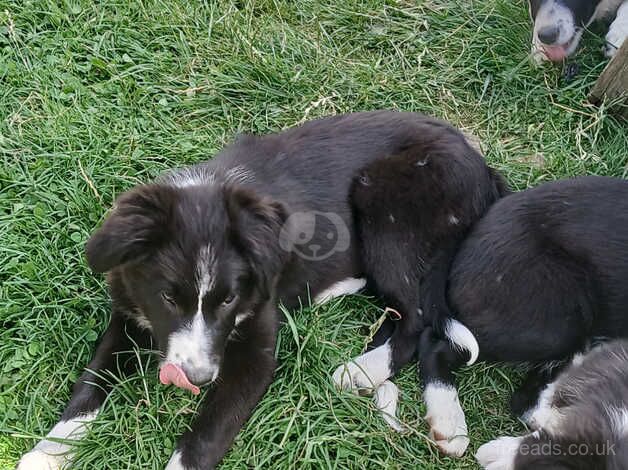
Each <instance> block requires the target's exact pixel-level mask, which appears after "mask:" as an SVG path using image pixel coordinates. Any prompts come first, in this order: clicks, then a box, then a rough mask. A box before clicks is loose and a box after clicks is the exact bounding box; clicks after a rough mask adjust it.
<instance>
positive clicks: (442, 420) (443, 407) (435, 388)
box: [419, 329, 469, 457]
mask: <svg viewBox="0 0 628 470" xmlns="http://www.w3.org/2000/svg"><path fill="white" fill-rule="evenodd" d="M467 355H468V353H466V352H465V351H461V350H460V349H458V348H456V346H454V345H452V344H451V343H450V342H449V341H445V340H441V339H437V338H434V337H433V336H432V331H431V329H427V330H426V331H425V332H423V334H422V336H421V349H420V355H419V363H420V367H419V373H420V376H421V379H422V381H423V386H424V392H423V399H424V400H425V407H426V410H427V413H426V415H425V420H426V421H427V423H428V424H429V426H430V438H431V439H432V440H433V441H434V442H435V443H436V446H437V447H438V448H439V449H440V450H441V451H442V452H443V453H444V454H446V455H451V456H455V457H460V456H462V455H463V454H464V452H465V450H466V449H467V446H468V445H469V437H468V433H467V423H466V421H465V416H464V411H463V410H462V406H461V405H460V400H459V399H458V391H457V390H456V382H455V378H454V376H453V372H454V371H455V370H456V369H458V368H459V367H461V366H463V365H464V364H465V363H466V362H467Z"/></svg>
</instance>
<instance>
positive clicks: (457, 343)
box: [442, 318, 480, 366]
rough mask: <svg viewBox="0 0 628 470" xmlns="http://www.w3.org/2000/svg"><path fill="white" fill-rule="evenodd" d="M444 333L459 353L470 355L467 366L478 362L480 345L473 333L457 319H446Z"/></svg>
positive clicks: (443, 327)
mask: <svg viewBox="0 0 628 470" xmlns="http://www.w3.org/2000/svg"><path fill="white" fill-rule="evenodd" d="M442 331H443V332H444V333H445V336H446V337H447V339H448V340H449V342H450V343H451V344H452V346H453V347H454V349H456V350H458V351H466V352H467V353H468V354H469V356H470V357H469V360H468V361H467V365H468V366H470V365H471V364H473V363H474V362H475V361H477V360H478V356H479V355H480V345H479V344H478V342H477V340H476V339H475V336H473V333H471V331H470V330H469V329H468V328H467V327H466V326H464V325H463V324H462V323H460V322H459V321H458V320H456V319H455V318H445V319H444V324H443V326H442Z"/></svg>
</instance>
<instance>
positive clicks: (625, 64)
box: [589, 41, 628, 119]
mask: <svg viewBox="0 0 628 470" xmlns="http://www.w3.org/2000/svg"><path fill="white" fill-rule="evenodd" d="M622 97H623V98H622ZM611 100H613V101H615V100H619V102H618V105H617V107H616V108H614V109H616V111H613V112H615V113H617V114H618V115H620V116H623V117H624V118H625V119H628V41H624V44H623V46H621V47H620V48H619V50H618V51H617V54H616V55H615V57H613V59H612V60H611V61H610V62H609V63H608V65H607V66H606V68H605V69H604V71H603V72H602V75H600V78H598V80H597V82H595V85H593V89H592V90H591V93H590V94H589V101H590V102H591V103H593V104H600V103H601V102H603V101H611Z"/></svg>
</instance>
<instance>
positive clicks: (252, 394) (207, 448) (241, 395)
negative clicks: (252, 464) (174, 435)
mask: <svg viewBox="0 0 628 470" xmlns="http://www.w3.org/2000/svg"><path fill="white" fill-rule="evenodd" d="M277 327H278V321H277V318H276V315H275V313H274V311H273V312H271V311H266V312H259V313H258V314H256V316H254V317H252V318H250V319H249V320H248V321H247V322H245V323H244V324H243V326H242V327H241V331H240V335H239V338H240V339H239V340H238V341H231V342H229V343H227V347H226V350H225V355H224V363H223V365H222V368H221V371H220V374H219V376H218V378H217V379H216V383H215V384H214V386H213V388H212V389H211V390H209V391H208V393H207V396H206V397H205V402H204V404H203V407H202V409H201V411H200V413H199V415H198V416H197V417H196V419H195V420H194V422H193V423H192V426H191V429H190V430H189V431H187V432H186V433H185V434H183V436H181V439H180V440H179V443H178V445H177V449H176V451H175V452H174V453H173V455H172V457H171V458H170V461H169V462H168V464H167V466H166V470H197V469H198V470H200V469H202V470H208V469H212V468H215V467H216V465H217V464H218V463H219V462H220V461H221V460H222V458H223V456H224V455H225V453H226V452H227V451H228V450H229V448H230V447H231V445H232V443H233V440H234V438H235V437H236V435H237V434H238V432H239V431H240V429H241V428H242V425H243V424H244V423H245V421H246V420H247V419H248V418H249V416H250V415H251V413H252V412H253V409H254V408H255V406H256V405H257V403H258V402H259V401H260V399H261V398H262V396H263V395H264V393H265V392H266V389H267V388H268V386H269V385H270V383H271V382H272V378H273V375H274V372H275V366H276V361H275V345H276V342H277Z"/></svg>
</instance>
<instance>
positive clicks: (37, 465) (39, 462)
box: [16, 449, 66, 470]
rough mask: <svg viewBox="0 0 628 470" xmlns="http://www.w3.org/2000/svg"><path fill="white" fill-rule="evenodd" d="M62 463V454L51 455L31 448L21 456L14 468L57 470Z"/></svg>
mask: <svg viewBox="0 0 628 470" xmlns="http://www.w3.org/2000/svg"><path fill="white" fill-rule="evenodd" d="M64 463H66V459H65V456H64V455H51V454H47V453H45V452H43V451H41V450H37V449H33V450H31V451H30V452H28V453H26V454H24V455H23V456H22V458H21V459H20V461H19V462H18V464H17V468H16V470H59V469H60V468H61V467H63V464H64Z"/></svg>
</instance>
